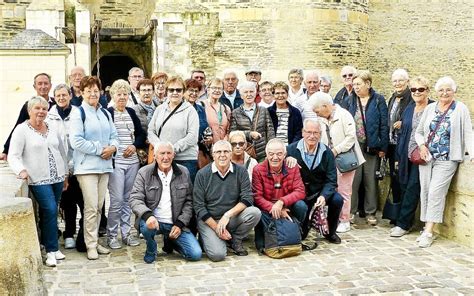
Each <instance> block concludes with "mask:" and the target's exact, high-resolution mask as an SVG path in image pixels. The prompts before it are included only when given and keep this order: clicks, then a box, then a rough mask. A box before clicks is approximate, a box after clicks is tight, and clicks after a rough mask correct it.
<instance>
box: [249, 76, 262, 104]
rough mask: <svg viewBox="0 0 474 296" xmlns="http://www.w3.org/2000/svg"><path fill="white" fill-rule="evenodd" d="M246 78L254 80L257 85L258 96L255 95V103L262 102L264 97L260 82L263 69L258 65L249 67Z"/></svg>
mask: <svg viewBox="0 0 474 296" xmlns="http://www.w3.org/2000/svg"><path fill="white" fill-rule="evenodd" d="M245 78H246V79H247V81H252V82H253V83H255V85H256V86H257V96H256V97H255V103H257V104H258V103H260V101H261V99H262V98H261V97H260V90H259V83H260V80H261V79H262V71H261V70H260V68H258V67H250V68H249V69H247V71H245Z"/></svg>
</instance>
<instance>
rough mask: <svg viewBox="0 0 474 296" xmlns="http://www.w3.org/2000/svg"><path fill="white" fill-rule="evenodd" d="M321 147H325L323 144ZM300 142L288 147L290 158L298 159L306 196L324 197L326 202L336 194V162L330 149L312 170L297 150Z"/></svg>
mask: <svg viewBox="0 0 474 296" xmlns="http://www.w3.org/2000/svg"><path fill="white" fill-rule="evenodd" d="M321 145H324V144H323V143H321ZM297 146H298V142H294V143H293V144H290V145H288V146H287V147H286V151H287V154H288V156H291V157H294V158H296V160H297V161H298V165H299V166H300V167H301V168H300V173H301V178H303V183H304V187H305V189H306V196H307V197H309V196H311V195H316V196H314V198H318V197H319V196H321V195H322V196H324V198H325V199H326V201H327V200H328V199H329V198H331V197H332V196H333V195H334V193H336V188H337V172H336V161H335V160H334V155H333V154H332V152H331V149H329V147H326V151H324V153H323V156H322V159H321V163H320V164H319V165H318V166H317V167H315V168H314V169H313V170H310V169H309V168H308V166H306V163H305V162H304V160H303V158H301V152H300V151H299V150H298V148H297Z"/></svg>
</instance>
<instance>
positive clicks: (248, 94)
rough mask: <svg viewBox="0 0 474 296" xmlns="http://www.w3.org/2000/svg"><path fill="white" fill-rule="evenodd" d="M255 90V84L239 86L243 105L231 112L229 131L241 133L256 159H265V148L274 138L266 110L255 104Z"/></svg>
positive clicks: (273, 131) (246, 83)
mask: <svg viewBox="0 0 474 296" xmlns="http://www.w3.org/2000/svg"><path fill="white" fill-rule="evenodd" d="M256 93H257V89H256V86H255V83H253V82H250V81H244V82H242V84H241V85H240V95H241V96H242V98H243V100H244V103H243V104H242V105H241V106H240V107H238V108H236V109H234V111H232V121H231V124H230V130H231V131H243V132H244V133H245V137H246V138H247V142H250V143H252V144H253V145H254V148H255V154H256V159H257V160H258V161H263V160H264V159H265V146H266V145H267V142H268V141H269V140H270V139H273V138H274V137H275V130H274V128H273V123H272V119H271V117H270V114H269V113H268V110H267V109H265V108H263V107H259V106H257V104H255V94H256Z"/></svg>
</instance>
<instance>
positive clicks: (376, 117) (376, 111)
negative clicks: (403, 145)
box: [347, 88, 389, 152]
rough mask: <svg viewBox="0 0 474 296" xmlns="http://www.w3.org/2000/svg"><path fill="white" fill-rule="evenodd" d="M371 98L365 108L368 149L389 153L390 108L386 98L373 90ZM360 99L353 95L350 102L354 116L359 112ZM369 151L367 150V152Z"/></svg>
mask: <svg viewBox="0 0 474 296" xmlns="http://www.w3.org/2000/svg"><path fill="white" fill-rule="evenodd" d="M369 94H370V98H369V101H368V102H367V106H366V107H365V110H366V111H365V134H366V137H367V142H366V144H367V149H370V150H371V151H383V152H387V149H388V131H389V129H388V108H387V103H386V102H385V98H384V97H383V96H382V95H381V94H379V93H377V92H376V91H375V90H374V89H373V88H370V90H369ZM358 100H359V97H358V96H357V95H355V94H354V95H352V96H351V97H350V98H349V100H348V109H347V110H349V112H350V113H351V114H352V116H354V115H355V113H356V110H357V101H358ZM367 151H368V150H366V152H367Z"/></svg>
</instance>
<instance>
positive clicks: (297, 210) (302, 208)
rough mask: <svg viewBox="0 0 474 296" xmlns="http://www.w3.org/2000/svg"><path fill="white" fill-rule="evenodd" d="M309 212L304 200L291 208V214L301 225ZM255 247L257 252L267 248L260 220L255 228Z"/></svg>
mask: <svg viewBox="0 0 474 296" xmlns="http://www.w3.org/2000/svg"><path fill="white" fill-rule="evenodd" d="M307 211H308V206H307V205H306V203H305V202H304V201H303V200H299V201H297V202H295V203H294V204H293V205H292V206H291V207H290V214H291V216H293V217H294V218H296V219H297V220H298V221H299V222H300V224H303V222H304V219H305V217H306V212H307ZM255 247H256V248H257V250H261V249H263V248H264V247H265V234H264V229H263V223H262V221H261V220H260V222H258V224H257V226H255Z"/></svg>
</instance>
